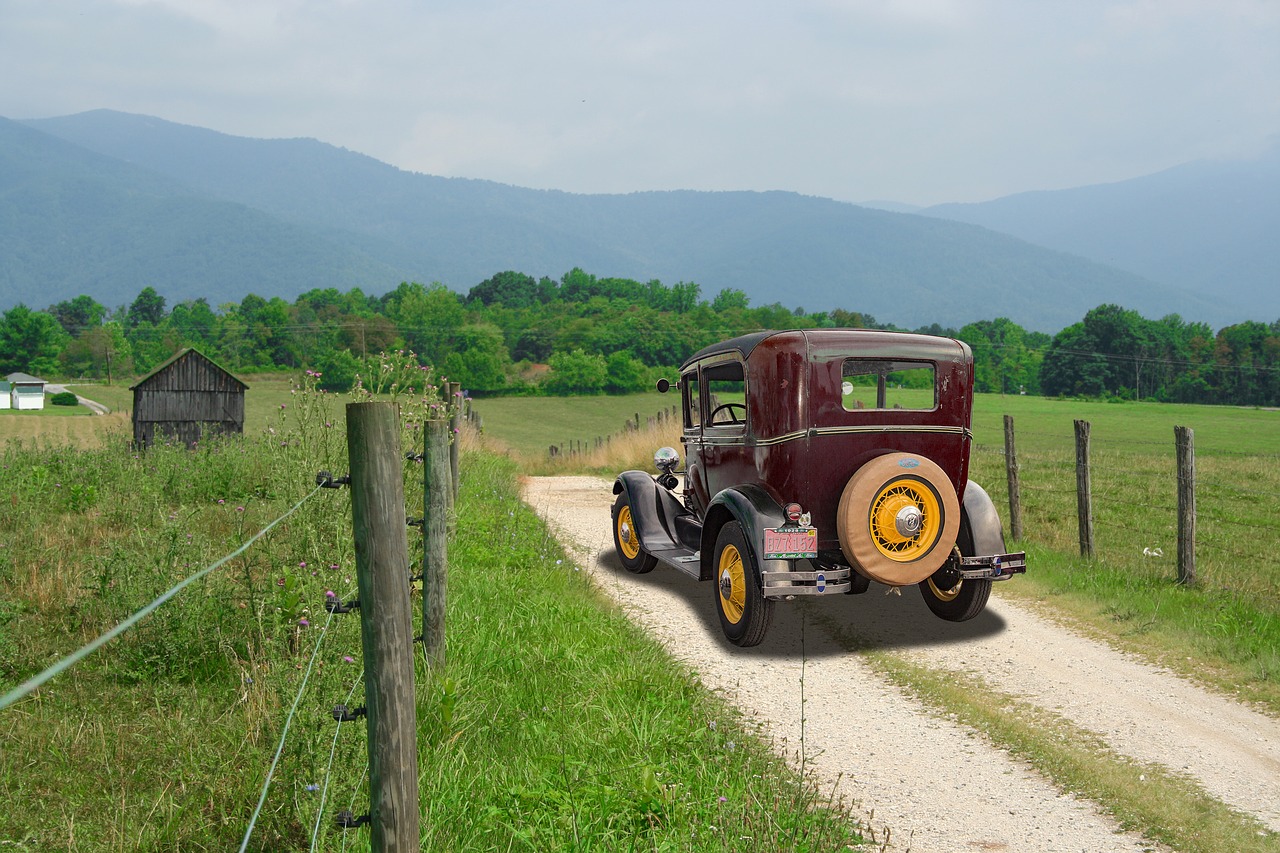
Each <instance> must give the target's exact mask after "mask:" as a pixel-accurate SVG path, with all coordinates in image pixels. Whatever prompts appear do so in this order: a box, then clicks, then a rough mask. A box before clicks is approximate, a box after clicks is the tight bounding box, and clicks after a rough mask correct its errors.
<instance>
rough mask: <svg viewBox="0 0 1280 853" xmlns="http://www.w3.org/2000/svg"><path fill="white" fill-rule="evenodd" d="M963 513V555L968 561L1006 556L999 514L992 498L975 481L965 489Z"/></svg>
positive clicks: (961, 544)
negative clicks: (997, 555) (1000, 555)
mask: <svg viewBox="0 0 1280 853" xmlns="http://www.w3.org/2000/svg"><path fill="white" fill-rule="evenodd" d="M961 509H962V512H961V518H960V542H959V545H960V552H961V553H962V554H963V555H964V556H966V557H981V556H986V555H989V554H1003V553H1004V552H1005V548H1004V529H1003V528H1002V527H1001V525H1000V514H999V513H998V512H996V505H995V503H993V502H992V500H991V496H990V495H988V494H987V492H986V490H985V489H984V488H982V486H979V485H978V484H977V483H975V482H974V481H973V480H970V481H969V483H968V485H966V486H965V489H964V503H963V504H962V506H961ZM966 539H967V540H968V541H967V542H966V541H965V540H966ZM966 549H967V550H966Z"/></svg>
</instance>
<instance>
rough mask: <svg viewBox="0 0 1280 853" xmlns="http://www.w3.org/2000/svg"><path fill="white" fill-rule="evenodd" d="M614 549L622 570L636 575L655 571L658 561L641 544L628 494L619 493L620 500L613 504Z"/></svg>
mask: <svg viewBox="0 0 1280 853" xmlns="http://www.w3.org/2000/svg"><path fill="white" fill-rule="evenodd" d="M613 548H614V550H615V551H617V552H618V560H619V561H621V562H622V568H624V569H626V570H627V571H629V572H631V573H632V574H636V575H643V574H644V573H645V572H651V571H653V567H654V566H656V565H658V560H657V558H656V557H654V556H653V555H652V554H650V553H648V552H647V551H645V550H644V547H643V546H641V544H640V535H639V533H638V532H637V531H636V527H635V523H634V522H633V521H632V517H631V504H630V503H628V502H627V493H626V492H625V491H624V492H619V493H618V499H617V500H615V501H614V502H613Z"/></svg>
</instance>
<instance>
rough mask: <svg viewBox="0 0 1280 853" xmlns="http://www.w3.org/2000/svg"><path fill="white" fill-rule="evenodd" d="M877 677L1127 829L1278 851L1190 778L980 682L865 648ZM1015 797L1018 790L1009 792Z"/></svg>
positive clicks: (1184, 841) (1177, 846)
mask: <svg viewBox="0 0 1280 853" xmlns="http://www.w3.org/2000/svg"><path fill="white" fill-rule="evenodd" d="M862 656H863V659H864V660H866V661H867V663H869V664H870V665H871V667H872V668H873V669H875V671H876V672H878V673H879V674H881V675H882V676H884V677H885V678H887V679H889V680H890V681H891V682H893V683H894V684H897V685H898V686H900V687H902V688H904V689H906V690H908V691H909V692H911V693H912V694H913V695H915V696H916V697H918V698H919V699H920V700H922V701H923V702H925V703H926V704H927V705H929V706H931V707H932V708H934V709H936V710H938V711H940V712H944V713H948V714H954V715H955V716H956V718H957V719H958V721H959V722H960V723H962V724H964V725H966V726H969V727H971V728H973V729H974V730H976V731H978V732H981V733H982V734H983V736H984V737H986V738H987V739H988V740H990V741H991V742H992V743H994V744H995V745H997V746H999V747H1002V748H1004V749H1007V750H1008V751H1009V752H1010V753H1012V754H1013V755H1015V756H1017V757H1019V758H1022V759H1023V760H1025V761H1027V762H1028V763H1030V764H1031V765H1032V766H1033V767H1035V768H1036V769H1037V770H1039V771H1040V772H1041V773H1042V774H1043V775H1044V776H1045V777H1046V778H1048V779H1049V780H1051V781H1052V782H1053V784H1055V785H1056V786H1058V787H1059V788H1060V789H1061V790H1063V791H1064V792H1069V793H1071V794H1073V795H1074V796H1078V797H1083V798H1087V799H1089V800H1093V801H1094V802H1096V803H1098V804H1099V805H1100V806H1101V807H1102V808H1103V809H1104V810H1106V811H1107V812H1109V813H1110V814H1111V815H1113V816H1114V817H1115V818H1116V820H1117V821H1119V823H1120V825H1121V826H1122V827H1124V828H1125V829H1128V830H1133V831H1137V832H1140V833H1142V834H1143V835H1145V836H1146V837H1148V838H1151V839H1154V840H1156V841H1159V842H1161V843H1163V844H1166V845H1168V846H1169V847H1171V848H1173V849H1174V850H1178V851H1183V853H1221V851H1224V850H1232V851H1238V853H1268V851H1269V853H1276V851H1277V850H1280V835H1278V834H1277V833H1274V832H1270V831H1268V830H1267V829H1266V828H1265V827H1264V826H1263V825H1262V824H1261V823H1260V822H1258V821H1257V820H1256V819H1255V818H1252V817H1250V816H1247V815H1244V814H1241V813H1240V812H1238V811H1236V810H1235V809H1233V808H1231V807H1230V806H1228V805H1226V804H1225V803H1223V802H1222V801H1220V800H1218V799H1217V798H1215V797H1213V796H1211V795H1209V794H1208V793H1206V792H1205V791H1204V789H1203V788H1201V787H1200V786H1199V785H1198V784H1197V783H1196V782H1194V781H1193V780H1191V779H1189V778H1187V777H1185V776H1181V775H1178V774H1176V773H1172V772H1170V771H1169V770H1168V769H1166V768H1164V767H1162V766H1160V765H1157V764H1152V763H1149V762H1141V761H1136V760H1134V759H1130V758H1127V757H1125V756H1123V755H1120V754H1119V753H1117V752H1115V751H1114V750H1113V749H1111V748H1110V747H1108V746H1107V745H1106V744H1105V743H1103V741H1102V739H1101V738H1100V737H1098V736H1097V735H1095V734H1094V733H1092V732H1090V731H1088V730H1086V729H1082V728H1080V727H1079V726H1076V725H1074V724H1073V723H1071V721H1069V720H1067V719H1066V718H1065V717H1063V716H1061V715H1060V714H1056V713H1054V712H1052V711H1048V710H1046V709H1044V708H1040V707H1038V706H1036V705H1033V704H1031V703H1028V702H1024V701H1021V700H1019V699H1016V698H1014V697H1011V696H1008V695H1007V694H1004V693H1001V692H999V691H997V690H994V689H992V688H991V687H990V686H989V685H987V684H986V683H985V682H984V681H982V679H981V678H979V677H977V676H973V675H966V674H961V673H953V672H941V671H939V670H935V669H930V668H928V667H923V666H920V665H918V664H915V663H912V662H910V661H908V660H906V659H905V658H904V657H902V656H901V655H898V654H894V653H891V652H881V651H863V652H862ZM1014 796H1016V793H1015V794H1014Z"/></svg>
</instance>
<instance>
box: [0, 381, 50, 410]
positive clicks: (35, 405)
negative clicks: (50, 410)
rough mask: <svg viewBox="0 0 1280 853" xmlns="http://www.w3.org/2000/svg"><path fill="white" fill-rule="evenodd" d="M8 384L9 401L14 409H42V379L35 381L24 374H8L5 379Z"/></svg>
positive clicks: (43, 382) (43, 383) (43, 384)
mask: <svg viewBox="0 0 1280 853" xmlns="http://www.w3.org/2000/svg"><path fill="white" fill-rule="evenodd" d="M5 379H6V380H8V382H9V386H10V391H9V400H10V403H11V405H12V406H13V408H15V409H43V408H44V386H45V381H44V380H43V379H37V378H36V377H34V376H29V375H27V374H26V373H10V374H9V375H8V376H6V377H5Z"/></svg>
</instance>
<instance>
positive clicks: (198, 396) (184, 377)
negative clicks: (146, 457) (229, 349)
mask: <svg viewBox="0 0 1280 853" xmlns="http://www.w3.org/2000/svg"><path fill="white" fill-rule="evenodd" d="M248 388H249V386H248V385H246V384H244V383H243V382H241V381H240V380H239V379H237V378H236V377H234V376H232V375H231V374H230V373H228V372H227V371H226V370H224V369H222V368H221V367H219V366H218V365H217V364H216V363H214V362H213V361H212V360H211V359H209V358H208V357H206V356H205V355H203V354H202V353H200V352H199V351H197V350H194V349H189V348H188V349H184V350H182V351H181V352H179V353H178V354H177V355H175V356H174V357H173V358H171V359H169V360H168V361H166V362H165V363H164V364H162V365H160V366H159V367H157V368H156V369H155V370H153V371H151V373H149V374H147V376H145V377H143V378H142V379H140V380H138V384H136V385H134V386H133V387H131V388H130V389H129V390H130V391H132V392H133V441H134V444H135V445H136V446H137V447H150V446H151V445H152V443H153V442H154V441H155V440H156V438H157V437H159V438H160V439H161V440H164V439H165V438H169V439H172V440H174V441H180V442H182V443H183V444H185V445H187V446H188V447H191V446H193V445H195V443H196V442H197V441H199V440H200V438H201V436H204V435H210V434H225V433H233V432H235V433H240V432H244V392H245V391H246V390H248Z"/></svg>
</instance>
